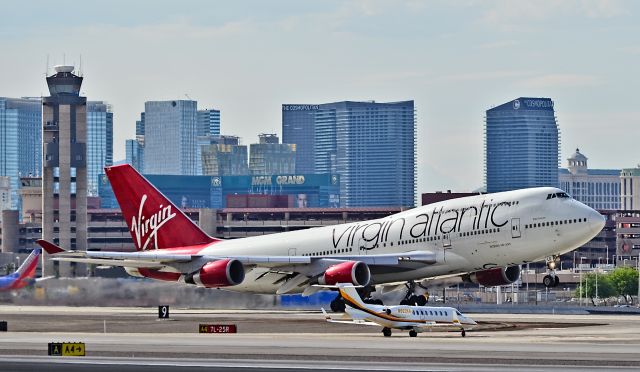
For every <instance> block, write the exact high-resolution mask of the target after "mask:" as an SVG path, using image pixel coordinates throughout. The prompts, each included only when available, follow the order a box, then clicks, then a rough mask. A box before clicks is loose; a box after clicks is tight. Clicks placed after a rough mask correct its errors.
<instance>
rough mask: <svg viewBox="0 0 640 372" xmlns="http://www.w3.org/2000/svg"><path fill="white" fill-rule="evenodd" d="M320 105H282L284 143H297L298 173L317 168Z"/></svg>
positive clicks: (310, 171)
mask: <svg viewBox="0 0 640 372" xmlns="http://www.w3.org/2000/svg"><path fill="white" fill-rule="evenodd" d="M319 109H320V106H319V105H289V104H285V105H282V143H289V144H295V145H296V173H297V174H312V173H316V169H315V144H316V136H315V131H316V113H317V112H318V110H319Z"/></svg>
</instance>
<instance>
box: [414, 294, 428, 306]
mask: <svg viewBox="0 0 640 372" xmlns="http://www.w3.org/2000/svg"><path fill="white" fill-rule="evenodd" d="M416 304H417V305H418V306H424V305H426V304H427V298H426V297H425V296H416Z"/></svg>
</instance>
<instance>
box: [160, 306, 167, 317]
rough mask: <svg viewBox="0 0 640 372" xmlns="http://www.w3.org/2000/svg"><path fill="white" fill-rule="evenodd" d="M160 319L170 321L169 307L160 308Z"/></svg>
mask: <svg viewBox="0 0 640 372" xmlns="http://www.w3.org/2000/svg"><path fill="white" fill-rule="evenodd" d="M158 319H169V306H166V305H163V306H158Z"/></svg>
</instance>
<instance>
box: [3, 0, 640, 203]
mask: <svg viewBox="0 0 640 372" xmlns="http://www.w3.org/2000/svg"><path fill="white" fill-rule="evenodd" d="M2 13H3V17H2V21H1V22H0V53H1V56H2V58H0V96H9V97H18V96H39V95H47V93H48V92H47V89H46V84H45V80H44V74H45V69H46V63H47V55H49V61H50V62H49V64H50V65H51V66H53V65H54V64H61V63H62V62H63V56H65V59H66V62H67V63H68V64H69V63H73V62H75V63H76V65H77V64H78V62H79V60H80V58H79V56H80V55H82V70H83V73H84V77H85V81H84V85H83V90H82V91H83V94H84V95H85V96H87V98H88V99H90V100H104V101H107V102H109V103H110V104H112V105H113V112H114V121H115V127H114V137H115V139H114V152H115V159H122V158H124V140H125V139H127V138H133V137H134V132H135V120H136V119H137V118H138V116H139V113H140V112H141V111H143V110H144V102H145V101H148V100H168V99H186V96H187V95H188V97H190V98H192V99H194V100H197V101H198V106H199V108H217V109H220V110H222V113H221V116H222V132H223V134H235V135H239V136H241V137H242V139H243V143H245V144H249V143H251V142H254V141H255V140H256V139H257V134H258V133H261V132H265V133H273V132H275V133H278V134H280V133H281V104H282V103H325V102H334V101H342V100H376V101H381V102H383V101H399V100H410V99H413V100H415V106H416V109H417V117H418V192H426V191H434V190H443V189H453V190H455V191H467V190H471V189H475V188H477V187H479V186H481V185H482V184H483V178H484V173H483V160H484V152H483V144H484V142H483V127H484V112H485V110H487V109H488V108H491V107H492V106H495V105H498V104H500V103H503V102H506V101H509V100H512V99H514V98H516V97H519V96H529V97H550V98H552V99H553V100H554V101H555V109H556V115H557V117H558V122H559V125H560V130H561V138H562V145H561V158H562V165H563V166H564V165H565V163H566V161H565V159H566V158H567V157H568V156H569V155H570V154H571V153H572V152H573V151H574V150H575V148H576V147H578V146H579V147H580V149H581V151H582V152H583V153H584V154H586V155H587V156H588V157H589V165H590V167H591V168H622V167H633V166H636V164H637V163H638V162H640V156H638V152H639V151H638V149H639V148H640V145H639V143H640V107H639V105H638V98H639V97H638V96H639V95H640V94H639V93H638V92H640V18H639V17H638V16H639V15H640V14H639V13H640V2H633V1H628V2H625V1H615V0H593V1H570V0H557V1H553V0H549V1H514V0H505V1H473V0H469V1H327V0H323V1H319V0H317V1H300V0H298V1H227V2H222V1H220V2H214V1H175V0H173V1H157V0H154V1H108V2H104V1H100V2H98V1H95V2H94V1H77V2H76V1H61V0H58V1H55V2H51V1H30V2H17V1H3V2H2Z"/></svg>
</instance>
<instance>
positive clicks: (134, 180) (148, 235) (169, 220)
mask: <svg viewBox="0 0 640 372" xmlns="http://www.w3.org/2000/svg"><path fill="white" fill-rule="evenodd" d="M105 171H106V174H107V177H108V178H109V182H111V187H112V188H113V192H114V194H115V196H116V199H117V200H118V204H120V209H121V210H122V215H123V217H124V219H125V221H126V223H127V226H128V227H129V232H130V233H131V237H132V238H133V242H134V244H135V246H136V249H137V250H139V251H145V250H150V249H165V248H179V247H190V246H201V245H205V244H208V243H211V242H214V241H216V240H217V239H215V238H212V237H210V236H209V235H207V233H205V232H204V231H202V229H200V228H199V227H198V226H197V225H196V224H195V223H194V222H193V221H192V220H191V219H190V218H189V217H187V216H186V215H185V214H184V213H183V212H182V211H181V210H180V209H178V208H177V207H176V206H175V205H174V204H173V203H171V201H169V199H168V198H167V197H166V196H164V195H162V193H161V192H160V191H158V189H156V188H155V187H154V186H153V185H152V184H151V183H150V182H149V181H147V179H145V178H144V177H143V176H142V175H141V174H140V173H138V171H136V170H135V169H134V168H133V167H132V166H130V165H129V164H123V165H116V166H113V167H108V168H105Z"/></svg>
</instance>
